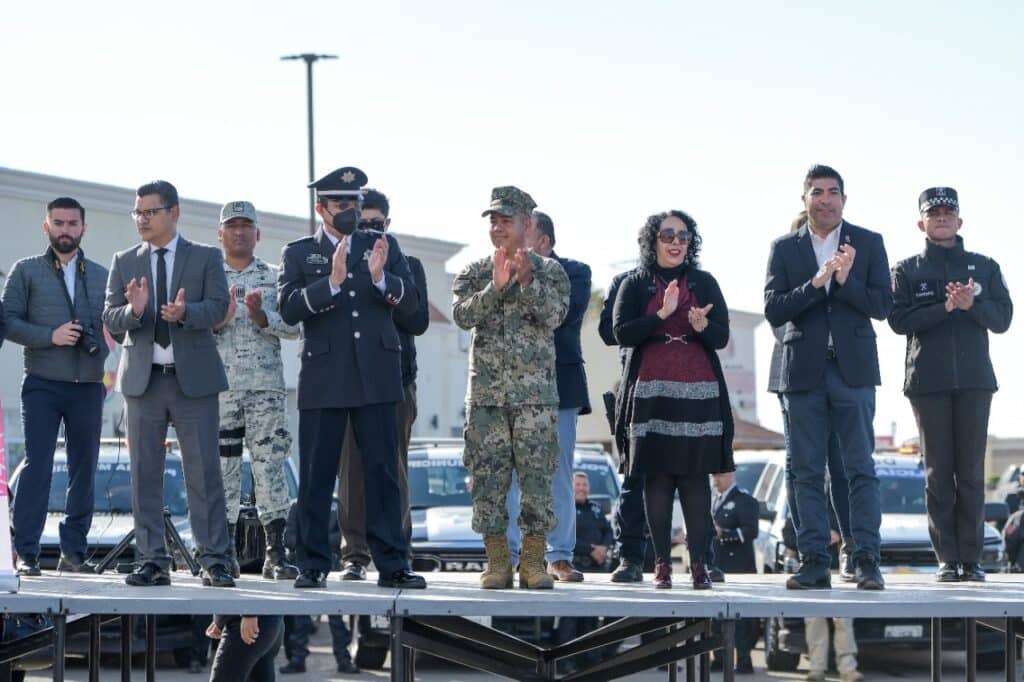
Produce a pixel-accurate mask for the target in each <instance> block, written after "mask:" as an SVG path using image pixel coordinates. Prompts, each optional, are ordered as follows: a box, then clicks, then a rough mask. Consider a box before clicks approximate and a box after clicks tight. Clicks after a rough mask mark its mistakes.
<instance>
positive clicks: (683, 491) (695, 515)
mask: <svg viewBox="0 0 1024 682" xmlns="http://www.w3.org/2000/svg"><path fill="white" fill-rule="evenodd" d="M677 490H678V491H679V503H680V505H681V506H682V508H683V519H684V520H685V521H686V545H687V547H689V551H690V563H691V564H694V563H704V557H705V555H706V554H707V551H708V541H709V540H710V538H709V537H708V531H709V529H710V528H711V483H710V482H709V480H708V475H707V474H646V475H645V476H644V509H645V511H646V512H647V524H648V526H649V528H650V530H651V542H652V543H654V555H655V557H657V560H658V561H665V562H667V563H671V549H672V503H673V501H674V499H673V498H674V496H675V493H676V491H677Z"/></svg>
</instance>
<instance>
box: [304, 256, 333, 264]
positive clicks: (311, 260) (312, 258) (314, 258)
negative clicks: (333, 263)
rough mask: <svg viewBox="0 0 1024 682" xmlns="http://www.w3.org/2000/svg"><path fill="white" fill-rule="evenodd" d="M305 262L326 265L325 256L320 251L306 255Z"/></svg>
mask: <svg viewBox="0 0 1024 682" xmlns="http://www.w3.org/2000/svg"><path fill="white" fill-rule="evenodd" d="M306 262H307V263H309V264H310V265H327V262H328V261H327V256H325V255H324V254H322V253H311V254H309V255H308V256H306Z"/></svg>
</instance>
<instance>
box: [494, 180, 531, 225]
mask: <svg viewBox="0 0 1024 682" xmlns="http://www.w3.org/2000/svg"><path fill="white" fill-rule="evenodd" d="M535 208H537V202H536V201H534V200H533V197H531V196H530V195H529V194H527V193H526V192H524V191H523V190H521V189H519V188H518V187H513V186H512V185H507V186H505V187H495V188H494V189H492V190H491V207H490V208H489V209H487V210H486V211H484V212H483V213H481V214H480V215H482V216H484V217H486V216H489V215H490V214H492V213H499V214H501V215H504V216H512V215H515V214H517V213H521V214H523V215H530V214H531V213H533V209H535Z"/></svg>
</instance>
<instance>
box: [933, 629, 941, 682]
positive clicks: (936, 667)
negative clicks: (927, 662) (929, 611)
mask: <svg viewBox="0 0 1024 682" xmlns="http://www.w3.org/2000/svg"><path fill="white" fill-rule="evenodd" d="M941 681H942V619H941V618H932V682H941Z"/></svg>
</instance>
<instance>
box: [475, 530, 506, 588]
mask: <svg viewBox="0 0 1024 682" xmlns="http://www.w3.org/2000/svg"><path fill="white" fill-rule="evenodd" d="M484 549H485V550H487V570H486V571H484V572H483V573H481V574H480V587H482V588H483V589H485V590H506V589H508V588H510V587H512V553H511V552H509V549H508V537H506V536H505V535H488V536H486V537H485V538H484Z"/></svg>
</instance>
